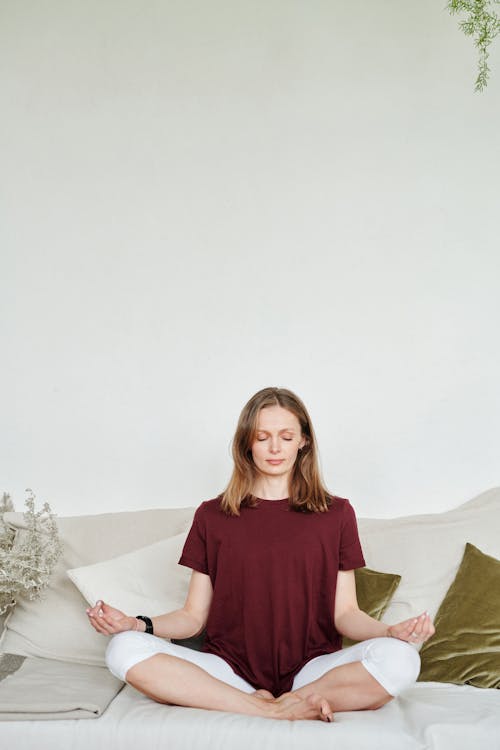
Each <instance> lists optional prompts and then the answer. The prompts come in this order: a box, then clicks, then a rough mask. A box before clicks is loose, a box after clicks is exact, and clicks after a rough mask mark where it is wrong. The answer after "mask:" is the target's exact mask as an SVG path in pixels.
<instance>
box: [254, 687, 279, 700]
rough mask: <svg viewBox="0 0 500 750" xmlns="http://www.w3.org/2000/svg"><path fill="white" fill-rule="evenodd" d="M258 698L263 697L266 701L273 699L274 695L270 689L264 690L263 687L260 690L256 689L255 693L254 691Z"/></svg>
mask: <svg viewBox="0 0 500 750" xmlns="http://www.w3.org/2000/svg"><path fill="white" fill-rule="evenodd" d="M253 695H255V696H256V697H257V698H262V699H263V700H265V701H273V700H274V695H273V694H272V693H270V692H269V690H264V688H261V689H260V690H256V691H255V693H253Z"/></svg>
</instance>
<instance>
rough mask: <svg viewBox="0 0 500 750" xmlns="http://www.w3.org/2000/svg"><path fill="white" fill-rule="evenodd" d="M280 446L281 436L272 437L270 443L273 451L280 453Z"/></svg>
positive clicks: (270, 448)
mask: <svg viewBox="0 0 500 750" xmlns="http://www.w3.org/2000/svg"><path fill="white" fill-rule="evenodd" d="M280 447H281V446H280V441H279V437H278V436H277V435H275V436H274V437H271V442H270V444H269V450H270V451H271V453H279V451H280Z"/></svg>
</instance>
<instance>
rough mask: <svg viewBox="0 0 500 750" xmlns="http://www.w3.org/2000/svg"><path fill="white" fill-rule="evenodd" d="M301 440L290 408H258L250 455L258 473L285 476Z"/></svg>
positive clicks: (288, 472)
mask: <svg viewBox="0 0 500 750" xmlns="http://www.w3.org/2000/svg"><path fill="white" fill-rule="evenodd" d="M305 443H306V440H305V438H304V437H303V436H302V431H301V428H300V423H299V420H298V419H297V417H296V416H295V414H292V412H291V411H288V409H283V407H281V406H267V407H265V408H264V409H261V410H260V412H259V416H258V417H257V431H256V434H255V440H254V441H253V443H252V457H253V460H254V463H255V466H256V467H257V469H258V470H259V471H260V473H261V474H265V475H266V476H275V477H278V476H280V477H281V476H284V475H285V476H286V475H289V474H290V473H291V471H292V469H293V466H294V464H295V461H296V459H297V453H298V452H299V449H300V448H302V447H303V446H304V445H305Z"/></svg>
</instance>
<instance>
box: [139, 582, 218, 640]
mask: <svg viewBox="0 0 500 750" xmlns="http://www.w3.org/2000/svg"><path fill="white" fill-rule="evenodd" d="M212 596H213V589H212V582H211V581H210V576H208V575H205V573H199V572H198V571H197V570H193V572H192V573H191V581H190V583H189V590H188V594H187V597H186V601H185V602H184V606H183V607H182V609H177V610H175V611H174V612H169V613H168V614H166V615H159V616H158V617H153V618H152V620H153V630H154V632H155V635H159V636H160V637H161V638H190V637H191V636H193V635H199V633H201V631H202V630H203V628H204V627H205V625H206V622H207V619H208V613H209V610H210V605H211V603H212ZM138 622H139V624H140V625H142V627H141V630H144V629H145V627H146V626H145V624H144V623H143V622H142V621H141V620H139V621H138Z"/></svg>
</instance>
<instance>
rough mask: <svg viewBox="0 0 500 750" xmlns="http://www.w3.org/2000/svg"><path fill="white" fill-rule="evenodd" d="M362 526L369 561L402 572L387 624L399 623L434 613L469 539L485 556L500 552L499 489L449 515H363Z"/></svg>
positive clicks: (362, 541)
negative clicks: (376, 517)
mask: <svg viewBox="0 0 500 750" xmlns="http://www.w3.org/2000/svg"><path fill="white" fill-rule="evenodd" d="M358 525H359V532H360V538H361V544H362V547H363V552H364V556H365V560H366V564H367V565H368V566H369V567H370V568H374V569H375V570H397V571H398V573H400V574H401V583H400V584H399V586H398V588H397V590H396V592H395V593H394V596H393V597H392V599H391V602H390V604H389V607H388V608H387V610H386V612H385V614H384V622H387V623H389V624H393V623H396V622H400V621H401V620H405V619H407V618H409V617H412V616H414V615H416V614H420V613H421V612H424V611H425V610H428V611H429V612H430V614H431V616H432V617H435V615H436V613H437V611H438V608H439V605H440V604H441V601H442V600H443V598H444V596H445V595H446V592H447V590H448V588H449V586H450V584H451V583H452V581H453V579H454V577H455V575H456V572H457V570H458V566H459V565H460V561H461V559H462V554H463V550H464V545H465V543H466V542H468V541H469V542H471V543H473V544H475V545H477V546H478V547H480V549H482V550H483V551H484V552H485V553H486V554H489V555H493V556H494V557H499V556H500V534H499V533H498V529H499V528H500V489H499V488H496V489H493V490H489V491H488V492H485V493H483V494H482V495H480V496H479V497H477V498H475V499H474V500H471V501H469V502H467V503H465V504H464V505H462V506H460V507H459V508H456V509H454V510H451V511H447V512H445V513H436V514H426V515H415V516H407V517H402V518H394V519H363V518H361V519H359V524H358Z"/></svg>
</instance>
